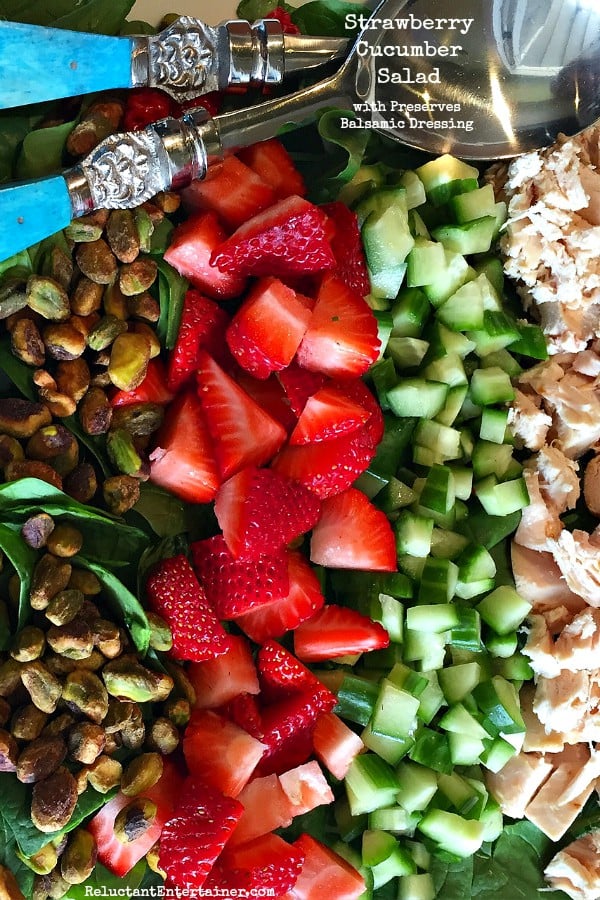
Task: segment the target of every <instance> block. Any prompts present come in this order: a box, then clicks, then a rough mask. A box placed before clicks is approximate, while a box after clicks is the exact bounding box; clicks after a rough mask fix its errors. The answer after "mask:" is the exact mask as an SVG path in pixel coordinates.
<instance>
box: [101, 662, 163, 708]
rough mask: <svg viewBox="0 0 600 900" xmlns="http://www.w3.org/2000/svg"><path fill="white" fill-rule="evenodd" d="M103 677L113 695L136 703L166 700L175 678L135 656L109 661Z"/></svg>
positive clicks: (107, 688)
mask: <svg viewBox="0 0 600 900" xmlns="http://www.w3.org/2000/svg"><path fill="white" fill-rule="evenodd" d="M102 678H103V679H104V684H105V685H106V690H107V691H108V693H109V694H110V695H111V696H112V697H119V698H120V699H123V700H134V701H135V702H136V703H146V702H158V701H160V700H166V699H167V697H168V696H169V694H170V693H171V691H172V689H173V679H172V678H171V677H170V676H169V675H166V674H165V673H163V672H155V671H154V670H152V669H147V668H146V667H145V666H143V665H142V664H141V663H140V662H139V661H138V660H137V659H136V657H135V656H122V657H121V658H120V659H116V660H113V661H112V662H110V663H107V665H106V666H104V669H103V670H102Z"/></svg>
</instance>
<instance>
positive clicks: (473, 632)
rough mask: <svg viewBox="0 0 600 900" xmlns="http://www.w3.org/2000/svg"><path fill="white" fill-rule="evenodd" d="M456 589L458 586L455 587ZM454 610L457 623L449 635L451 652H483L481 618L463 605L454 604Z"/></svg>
mask: <svg viewBox="0 0 600 900" xmlns="http://www.w3.org/2000/svg"><path fill="white" fill-rule="evenodd" d="M457 587H458V585H457ZM454 608H455V609H456V613H457V616H458V622H457V624H456V625H454V626H453V628H452V631H451V633H450V645H451V648H452V652H453V653H454V651H455V650H457V649H459V650H468V651H470V652H472V653H479V652H480V651H481V650H483V644H482V642H481V618H480V615H479V613H478V612H477V610H476V609H473V607H471V606H465V604H463V603H461V604H458V603H455V604H454Z"/></svg>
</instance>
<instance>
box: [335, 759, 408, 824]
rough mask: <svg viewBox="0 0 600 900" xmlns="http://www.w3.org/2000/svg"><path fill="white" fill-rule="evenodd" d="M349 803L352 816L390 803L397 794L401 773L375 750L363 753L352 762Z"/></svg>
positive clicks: (349, 772) (346, 781)
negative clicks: (398, 773)
mask: <svg viewBox="0 0 600 900" xmlns="http://www.w3.org/2000/svg"><path fill="white" fill-rule="evenodd" d="M345 786H346V791H347V793H348V803H349V804H350V812H351V813H352V815H353V816H357V815H360V814H361V813H365V812H367V813H368V812H372V811H373V810H374V809H379V807H380V806H391V805H392V804H393V803H394V801H395V799H396V794H397V793H398V788H399V782H398V776H397V775H396V773H395V771H394V770H393V769H392V767H391V766H390V765H388V763H386V762H385V761H384V760H383V759H381V757H379V756H377V755H376V754H375V753H361V754H360V755H359V756H356V757H355V758H354V759H353V760H352V762H351V763H350V768H349V769H348V772H347V774H346V778H345Z"/></svg>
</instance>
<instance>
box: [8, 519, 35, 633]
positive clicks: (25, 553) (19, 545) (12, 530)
mask: <svg viewBox="0 0 600 900" xmlns="http://www.w3.org/2000/svg"><path fill="white" fill-rule="evenodd" d="M0 548H1V549H2V551H3V552H4V554H5V555H6V556H7V557H8V559H9V560H10V561H11V563H12V564H13V566H14V568H15V571H16V573H17V575H18V576H19V579H20V582H21V586H20V588H19V612H18V619H17V627H18V628H22V627H23V625H24V624H25V622H26V621H27V619H28V618H29V612H30V610H29V592H30V588H31V573H32V571H33V567H34V565H35V561H36V559H37V554H36V553H35V550H32V549H31V547H28V546H27V544H26V543H25V541H24V540H23V538H22V537H21V527H20V525H18V524H15V523H8V522H1V523H0ZM3 637H5V636H3Z"/></svg>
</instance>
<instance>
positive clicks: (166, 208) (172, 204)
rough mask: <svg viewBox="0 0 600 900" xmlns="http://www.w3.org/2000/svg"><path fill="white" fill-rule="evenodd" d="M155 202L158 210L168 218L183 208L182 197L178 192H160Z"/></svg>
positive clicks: (155, 197)
mask: <svg viewBox="0 0 600 900" xmlns="http://www.w3.org/2000/svg"><path fill="white" fill-rule="evenodd" d="M153 200H154V202H155V203H156V205H157V206H158V208H159V209H162V211H163V212H164V213H166V215H168V216H169V215H171V214H172V213H174V212H177V210H178V209H179V207H180V206H181V195H180V194H178V193H177V191H159V192H158V194H156V195H155V196H154V198H153Z"/></svg>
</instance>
